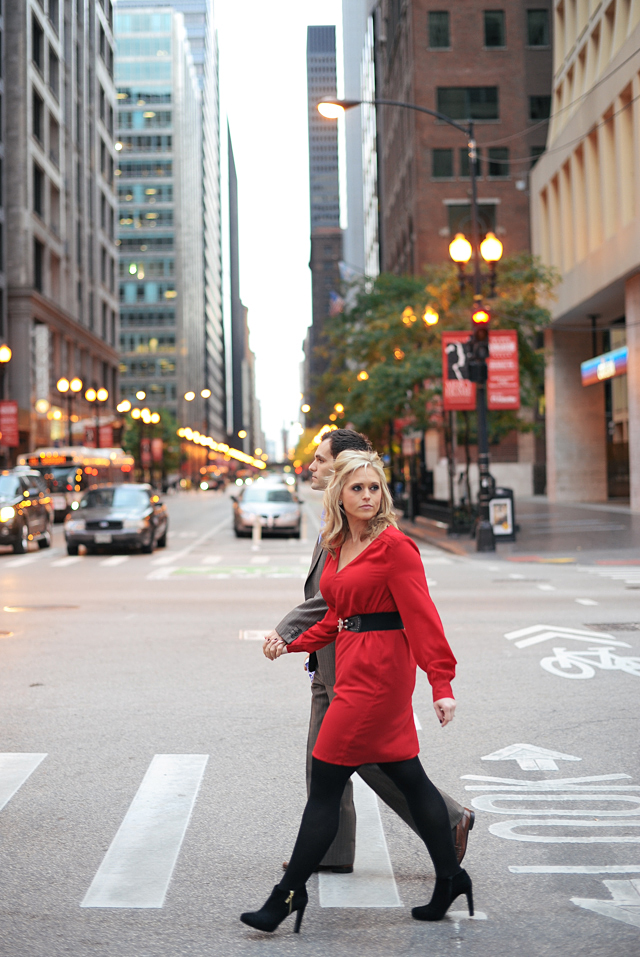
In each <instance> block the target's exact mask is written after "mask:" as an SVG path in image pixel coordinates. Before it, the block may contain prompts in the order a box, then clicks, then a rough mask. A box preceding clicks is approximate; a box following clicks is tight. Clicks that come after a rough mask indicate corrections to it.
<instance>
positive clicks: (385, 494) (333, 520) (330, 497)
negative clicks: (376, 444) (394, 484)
mask: <svg viewBox="0 0 640 957" xmlns="http://www.w3.org/2000/svg"><path fill="white" fill-rule="evenodd" d="M361 468H370V469H373V471H374V472H375V473H376V477H377V478H378V480H379V482H380V488H381V489H382V499H381V502H380V508H379V509H378V513H377V514H376V515H374V516H373V518H371V519H370V520H369V528H368V532H369V537H370V538H372V539H373V538H377V536H378V535H379V534H380V533H381V532H383V531H384V530H385V528H388V527H389V525H393V526H394V528H397V527H398V525H397V522H396V519H395V515H394V511H393V502H392V500H391V493H390V492H389V486H388V485H387V479H386V477H385V474H384V469H383V467H382V460H381V459H380V456H379V455H378V454H377V453H376V452H361V451H351V450H348V451H345V452H340V454H339V455H338V456H337V457H336V460H335V465H334V470H333V476H332V478H331V480H330V482H329V484H328V486H327V488H326V491H325V493H324V503H323V504H324V525H323V527H322V537H321V541H322V547H323V548H324V549H326V551H328V552H329V554H330V555H331V557H332V558H335V557H336V553H337V550H338V548H339V547H340V546H341V545H342V544H343V543H344V541H345V539H346V537H347V532H348V531H349V522H348V521H347V516H346V514H345V512H344V509H342V508H341V507H340V504H339V502H340V498H341V496H342V489H343V488H344V486H345V484H346V483H347V481H348V480H349V478H350V477H351V475H353V473H354V472H355V471H357V470H358V469H361Z"/></svg>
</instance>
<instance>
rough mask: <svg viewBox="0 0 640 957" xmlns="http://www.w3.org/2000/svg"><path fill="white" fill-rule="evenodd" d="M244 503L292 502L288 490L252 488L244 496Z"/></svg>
mask: <svg viewBox="0 0 640 957" xmlns="http://www.w3.org/2000/svg"><path fill="white" fill-rule="evenodd" d="M242 501H243V502H291V501H292V499H291V492H290V491H289V489H287V488H264V486H261V487H256V486H252V487H251V488H248V489H247V490H246V491H245V493H244V495H243V496H242Z"/></svg>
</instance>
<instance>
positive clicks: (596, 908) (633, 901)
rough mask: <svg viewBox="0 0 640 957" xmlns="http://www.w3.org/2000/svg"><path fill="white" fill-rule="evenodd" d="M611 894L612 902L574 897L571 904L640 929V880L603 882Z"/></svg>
mask: <svg viewBox="0 0 640 957" xmlns="http://www.w3.org/2000/svg"><path fill="white" fill-rule="evenodd" d="M602 883H603V884H604V886H605V887H606V888H607V890H608V891H609V892H610V894H611V898H612V899H611V900H595V899H591V898H587V897H572V898H571V903H572V904H576V905H577V906H578V907H582V908H584V910H590V911H593V912H594V913H595V914H600V916H601V917H612V918H613V920H619V921H622V923H623V924H631V925H632V926H633V927H640V880H630V881H603V882H602Z"/></svg>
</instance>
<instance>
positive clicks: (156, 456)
mask: <svg viewBox="0 0 640 957" xmlns="http://www.w3.org/2000/svg"><path fill="white" fill-rule="evenodd" d="M163 452H164V442H163V441H162V439H151V458H152V459H153V461H154V462H162V454H163Z"/></svg>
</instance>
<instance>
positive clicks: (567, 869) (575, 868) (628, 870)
mask: <svg viewBox="0 0 640 957" xmlns="http://www.w3.org/2000/svg"><path fill="white" fill-rule="evenodd" d="M509 870H510V871H511V873H512V874H640V864H529V865H522V866H518V865H515V864H513V865H510V866H509Z"/></svg>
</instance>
